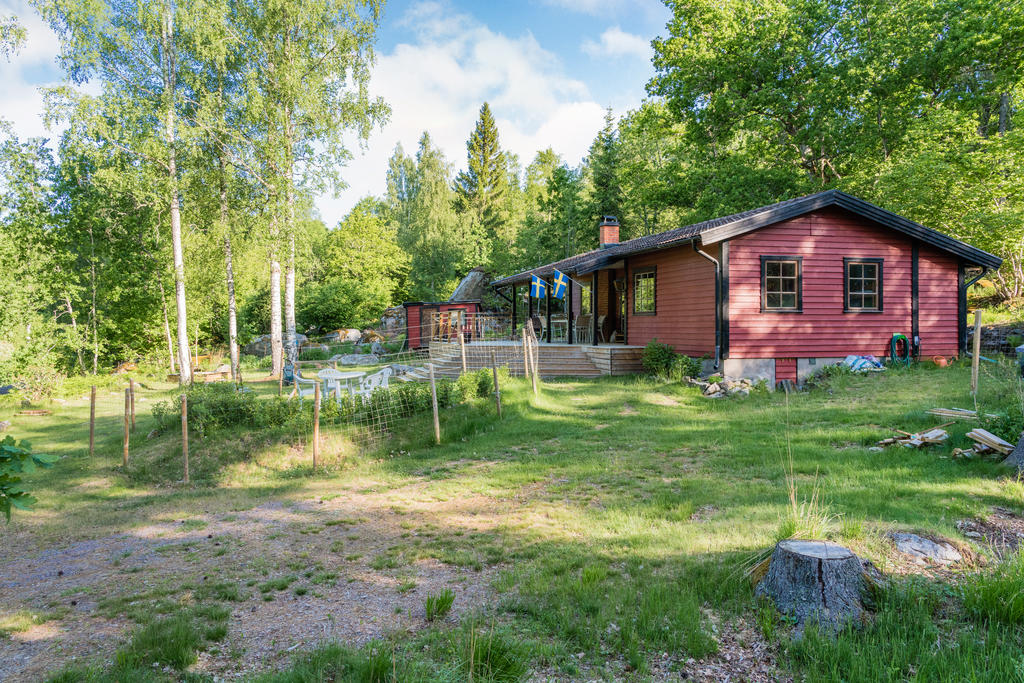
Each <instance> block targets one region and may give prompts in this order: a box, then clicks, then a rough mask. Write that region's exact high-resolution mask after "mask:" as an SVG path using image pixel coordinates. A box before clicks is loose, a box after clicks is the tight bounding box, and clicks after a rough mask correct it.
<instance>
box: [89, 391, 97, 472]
mask: <svg viewBox="0 0 1024 683" xmlns="http://www.w3.org/2000/svg"><path fill="white" fill-rule="evenodd" d="M95 450H96V385H95V384H93V385H92V392H91V393H90V394H89V457H90V458H91V457H92V455H93V452H95Z"/></svg>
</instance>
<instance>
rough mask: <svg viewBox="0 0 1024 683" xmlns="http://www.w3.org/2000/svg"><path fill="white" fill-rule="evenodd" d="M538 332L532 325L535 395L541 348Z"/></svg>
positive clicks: (531, 344)
mask: <svg viewBox="0 0 1024 683" xmlns="http://www.w3.org/2000/svg"><path fill="white" fill-rule="evenodd" d="M538 347H539V344H538V343H537V334H536V333H535V332H534V331H533V326H532V325H531V326H530V348H531V351H530V365H531V366H533V375H532V377H531V378H532V379H533V395H534V396H536V395H537V375H538V374H539V373H538V372H537V363H538V361H539V360H540V349H539V348H538Z"/></svg>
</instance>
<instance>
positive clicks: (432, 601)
mask: <svg viewBox="0 0 1024 683" xmlns="http://www.w3.org/2000/svg"><path fill="white" fill-rule="evenodd" d="M453 602H455V591H453V590H452V589H451V588H445V589H444V590H443V591H441V592H440V593H431V594H430V595H428V596H427V599H426V601H425V603H424V608H425V609H426V612H427V621H436V620H437V619H444V617H445V615H447V614H448V612H450V611H451V609H452V603H453Z"/></svg>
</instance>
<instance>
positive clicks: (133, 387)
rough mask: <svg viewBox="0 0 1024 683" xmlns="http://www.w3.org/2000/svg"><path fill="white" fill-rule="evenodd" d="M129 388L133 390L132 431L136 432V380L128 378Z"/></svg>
mask: <svg viewBox="0 0 1024 683" xmlns="http://www.w3.org/2000/svg"><path fill="white" fill-rule="evenodd" d="M128 388H129V389H131V390H132V431H133V432H134V431H135V380H134V379H132V378H131V377H129V378H128Z"/></svg>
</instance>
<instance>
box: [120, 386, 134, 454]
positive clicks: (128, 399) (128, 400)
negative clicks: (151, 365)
mask: <svg viewBox="0 0 1024 683" xmlns="http://www.w3.org/2000/svg"><path fill="white" fill-rule="evenodd" d="M131 404H132V390H131V389H127V388H126V389H125V390H124V449H123V452H122V453H121V466H122V467H128V433H129V431H130V424H129V422H130V421H131V415H130V413H131V410H132V406H131Z"/></svg>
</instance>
